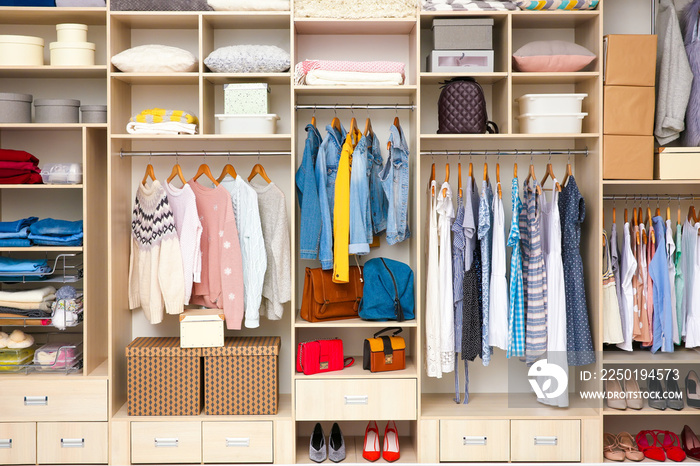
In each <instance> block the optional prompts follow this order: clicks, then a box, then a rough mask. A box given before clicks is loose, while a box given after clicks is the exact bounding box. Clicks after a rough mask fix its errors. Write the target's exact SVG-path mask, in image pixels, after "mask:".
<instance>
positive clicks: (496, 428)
mask: <svg viewBox="0 0 700 466" xmlns="http://www.w3.org/2000/svg"><path fill="white" fill-rule="evenodd" d="M509 450H510V421H508V420H481V419H477V420H472V421H461V420H460V421H456V420H455V421H440V461H459V462H466V461H469V462H473V461H508V460H509V459H510V451H509Z"/></svg>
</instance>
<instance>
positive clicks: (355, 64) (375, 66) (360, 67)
mask: <svg viewBox="0 0 700 466" xmlns="http://www.w3.org/2000/svg"><path fill="white" fill-rule="evenodd" d="M405 69H406V65H405V64H404V63H401V62H398V61H348V60H304V61H303V62H300V63H297V65H296V66H295V67H294V78H295V80H296V83H297V84H304V78H305V77H306V75H307V74H308V73H309V71H312V70H324V71H350V72H360V73H399V74H401V76H402V77H403V78H405V76H406V75H405Z"/></svg>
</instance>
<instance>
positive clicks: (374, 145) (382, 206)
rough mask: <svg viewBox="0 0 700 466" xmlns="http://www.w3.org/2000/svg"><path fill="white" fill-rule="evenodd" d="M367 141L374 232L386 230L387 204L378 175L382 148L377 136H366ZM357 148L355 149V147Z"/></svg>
mask: <svg viewBox="0 0 700 466" xmlns="http://www.w3.org/2000/svg"><path fill="white" fill-rule="evenodd" d="M368 139H369V141H371V142H369V143H368V144H367V145H368V152H367V163H368V164H369V167H370V168H369V204H370V209H371V211H372V231H373V232H374V234H375V235H376V234H378V233H381V232H382V231H384V230H386V216H387V210H388V209H389V204H388V202H387V200H386V193H385V192H384V188H383V187H382V180H381V179H380V178H379V175H380V174H381V172H382V168H383V167H384V159H382V149H381V144H380V142H379V138H377V136H376V135H374V134H372V135H370V136H369V137H368ZM355 150H357V149H355Z"/></svg>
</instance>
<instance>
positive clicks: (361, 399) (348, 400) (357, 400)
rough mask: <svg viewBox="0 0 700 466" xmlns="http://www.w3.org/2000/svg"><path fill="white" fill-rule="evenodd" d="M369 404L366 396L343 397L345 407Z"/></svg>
mask: <svg viewBox="0 0 700 466" xmlns="http://www.w3.org/2000/svg"><path fill="white" fill-rule="evenodd" d="M368 402H369V396H367V395H345V404H346V405H366V404H367V403H368Z"/></svg>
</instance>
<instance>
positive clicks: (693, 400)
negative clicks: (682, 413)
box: [685, 371, 700, 408]
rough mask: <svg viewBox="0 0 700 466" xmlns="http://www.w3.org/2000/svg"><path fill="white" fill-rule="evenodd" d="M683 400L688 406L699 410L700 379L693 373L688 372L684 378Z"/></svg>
mask: <svg viewBox="0 0 700 466" xmlns="http://www.w3.org/2000/svg"><path fill="white" fill-rule="evenodd" d="M685 398H686V399H687V400H688V406H690V407H692V408H700V379H699V378H698V374H697V372H695V371H690V372H688V375H686V376H685Z"/></svg>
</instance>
